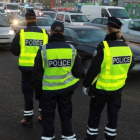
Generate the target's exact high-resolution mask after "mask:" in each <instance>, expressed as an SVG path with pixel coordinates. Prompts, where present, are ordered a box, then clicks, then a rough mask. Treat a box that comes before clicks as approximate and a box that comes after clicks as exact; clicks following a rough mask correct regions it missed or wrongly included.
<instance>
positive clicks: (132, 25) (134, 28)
mask: <svg viewBox="0 0 140 140" xmlns="http://www.w3.org/2000/svg"><path fill="white" fill-rule="evenodd" d="M122 34H123V36H124V38H125V39H126V40H127V41H129V42H134V43H140V19H134V20H131V21H127V22H126V23H125V24H124V25H123V27H122Z"/></svg>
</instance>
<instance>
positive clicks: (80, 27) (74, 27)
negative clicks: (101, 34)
mask: <svg viewBox="0 0 140 140" xmlns="http://www.w3.org/2000/svg"><path fill="white" fill-rule="evenodd" d="M65 28H70V29H95V30H96V29H97V30H102V29H101V28H99V27H93V26H87V25H84V26H83V25H81V26H79V25H73V26H65Z"/></svg>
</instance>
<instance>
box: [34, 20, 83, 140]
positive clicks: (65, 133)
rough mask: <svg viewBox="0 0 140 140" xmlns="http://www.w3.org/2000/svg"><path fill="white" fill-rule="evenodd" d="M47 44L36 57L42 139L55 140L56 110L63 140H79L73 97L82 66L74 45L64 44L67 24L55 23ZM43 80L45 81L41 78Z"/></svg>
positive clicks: (36, 79)
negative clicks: (75, 128)
mask: <svg viewBox="0 0 140 140" xmlns="http://www.w3.org/2000/svg"><path fill="white" fill-rule="evenodd" d="M50 33H51V37H50V39H49V43H48V44H47V45H44V46H42V49H41V50H39V51H38V53H37V56H36V58H35V66H34V78H35V80H34V81H35V96H36V97H35V98H36V99H37V100H40V99H41V105H42V119H43V134H42V138H41V139H42V140H54V138H55V135H54V119H55V108H56V104H57V105H58V111H59V115H60V120H61V126H62V139H65V140H76V135H75V134H74V133H73V131H72V124H71V118H72V102H71V99H72V95H73V93H74V89H76V88H77V87H78V84H79V77H81V76H82V75H83V73H84V70H83V66H82V63H81V60H80V59H79V56H78V54H77V51H76V49H75V48H74V46H72V45H70V44H67V43H65V38H64V25H63V23H61V22H58V21H56V22H54V23H53V24H52V26H51V30H50ZM42 78H43V79H42Z"/></svg>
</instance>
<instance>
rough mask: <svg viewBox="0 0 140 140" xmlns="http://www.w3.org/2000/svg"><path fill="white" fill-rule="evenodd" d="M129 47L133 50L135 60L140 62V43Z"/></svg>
mask: <svg viewBox="0 0 140 140" xmlns="http://www.w3.org/2000/svg"><path fill="white" fill-rule="evenodd" d="M128 45H129V47H130V48H131V50H132V53H133V56H134V59H135V60H140V44H138V43H128Z"/></svg>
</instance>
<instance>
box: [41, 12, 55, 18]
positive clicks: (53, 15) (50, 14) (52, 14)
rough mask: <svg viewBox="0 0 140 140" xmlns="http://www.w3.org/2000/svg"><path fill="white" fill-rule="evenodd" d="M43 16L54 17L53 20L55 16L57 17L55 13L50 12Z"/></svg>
mask: <svg viewBox="0 0 140 140" xmlns="http://www.w3.org/2000/svg"><path fill="white" fill-rule="evenodd" d="M43 14H44V15H49V16H50V17H52V18H55V16H56V14H55V13H49V12H47V13H43Z"/></svg>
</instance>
